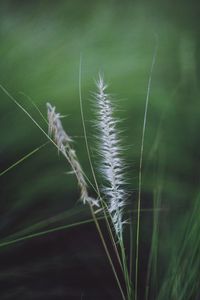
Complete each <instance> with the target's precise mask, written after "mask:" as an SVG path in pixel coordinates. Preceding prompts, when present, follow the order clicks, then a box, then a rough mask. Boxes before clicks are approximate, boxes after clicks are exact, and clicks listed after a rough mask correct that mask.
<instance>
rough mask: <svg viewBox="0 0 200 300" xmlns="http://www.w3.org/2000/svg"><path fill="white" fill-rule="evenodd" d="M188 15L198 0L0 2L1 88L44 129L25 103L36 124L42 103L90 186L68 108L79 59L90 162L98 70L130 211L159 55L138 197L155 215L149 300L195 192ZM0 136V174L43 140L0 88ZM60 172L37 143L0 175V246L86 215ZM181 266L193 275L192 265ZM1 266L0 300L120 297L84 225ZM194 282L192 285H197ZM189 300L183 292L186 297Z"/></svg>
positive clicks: (74, 104)
mask: <svg viewBox="0 0 200 300" xmlns="http://www.w3.org/2000/svg"><path fill="white" fill-rule="evenodd" d="M198 11H199V4H198V1H190V2H188V1H180V0H176V1H161V0H160V1H159V0H157V1H156V0H155V1H128V0H126V1H114V0H113V1H89V0H86V1H80V0H79V1H76V0H75V1H1V2H0V41H1V43H0V54H1V61H0V70H1V72H0V83H1V84H2V85H3V87H4V88H6V89H7V90H8V91H9V93H10V94H12V95H13V96H14V97H15V98H16V99H17V100H18V101H19V102H20V103H21V104H22V105H23V106H24V107H25V108H26V109H27V110H28V111H29V112H30V114H31V115H32V116H33V117H34V118H35V120H36V121H37V122H38V123H39V124H40V125H41V126H42V127H43V128H44V129H45V130H46V131H47V125H46V124H45V122H44V120H43V119H42V118H41V116H40V115H39V113H38V111H37V110H36V109H35V107H34V106H33V105H32V104H31V102H30V99H31V100H32V101H33V102H34V103H35V104H36V105H37V106H38V108H39V109H40V110H41V112H42V113H43V114H44V115H45V116H46V102H47V101H49V102H51V103H52V105H55V106H56V108H57V110H58V111H59V112H60V113H61V114H62V115H65V116H66V118H64V119H63V124H64V127H65V129H66V131H67V132H68V134H69V135H70V136H72V137H73V139H74V141H75V147H76V149H77V154H78V157H79V159H80V161H81V164H82V166H83V168H84V170H85V172H86V173H87V175H88V176H89V178H92V177H91V172H90V168H89V162H88V158H87V153H86V150H85V144H84V138H83V128H82V122H81V115H80V104H79V89H78V83H79V65H80V55H81V57H82V97H83V109H84V116H85V121H86V127H87V133H88V140H89V144H90V146H91V149H92V152H94V155H93V157H92V158H93V159H94V160H96V159H95V148H96V143H95V140H94V129H93V123H92V121H94V113H93V103H94V97H93V92H95V89H96V87H95V80H96V79H97V77H98V73H99V71H101V72H103V74H104V76H105V80H106V81H107V82H108V84H109V87H108V90H109V92H110V93H111V94H112V96H113V98H115V99H116V102H117V107H118V111H117V113H116V115H117V116H118V117H119V118H121V119H123V122H122V124H120V125H121V127H122V129H123V133H122V140H123V143H124V145H127V147H125V148H126V150H125V152H124V155H125V159H126V161H127V165H128V177H129V186H128V189H129V191H130V199H129V204H130V205H129V206H130V208H132V209H133V208H135V207H136V199H137V189H138V183H137V182H138V169H139V153H140V144H141V135H142V123H143V117H144V106H145V98H146V93H147V83H148V79H149V74H150V67H151V62H152V57H153V53H154V50H155V47H156V45H157V46H158V52H157V57H156V64H155V68H154V70H153V77H152V85H151V94H150V105H149V112H148V119H147V130H146V136H145V152H144V168H143V193H142V207H143V208H144V209H147V208H152V207H153V202H155V199H157V200H156V201H157V202H156V205H157V206H158V207H159V208H161V212H160V217H159V231H160V232H161V234H160V236H159V246H158V252H159V259H160V261H159V266H160V269H159V270H158V273H159V280H158V283H157V285H158V288H155V291H154V290H153V292H152V298H151V299H156V298H155V294H154V293H157V290H156V289H158V290H159V289H161V288H160V287H162V280H163V282H164V278H165V275H166V274H168V273H167V272H168V267H169V265H170V264H169V262H171V261H172V257H173V258H174V259H175V256H174V255H175V254H174V253H176V254H177V251H178V250H177V249H179V248H178V247H179V240H180V241H181V239H182V238H183V236H184V234H185V231H184V230H185V227H186V225H187V224H188V223H187V222H188V219H189V218H190V217H191V215H192V211H193V209H194V205H195V199H196V195H197V194H198V192H199V178H200V160H199V145H200V140H199V125H200V120H199V113H200V105H199V86H198V85H199V59H200V55H199V50H200V39H199V25H200V24H199V19H198ZM155 36H156V38H155ZM0 128H1V143H0V172H3V171H4V170H5V169H7V168H8V167H9V166H10V165H12V164H13V163H15V162H16V161H18V160H19V159H20V158H22V157H23V156H24V155H26V154H27V153H30V152H31V151H32V150H34V149H35V148H37V147H38V146H40V145H42V144H43V143H45V142H46V141H47V138H46V137H45V136H44V135H43V134H42V133H41V132H40V130H39V129H38V128H37V127H36V126H35V124H33V122H32V121H31V120H30V119H29V118H28V117H27V116H26V115H25V114H24V112H23V111H21V110H20V109H19V108H18V107H17V106H16V105H15V104H14V103H13V102H12V101H11V99H10V98H9V97H8V96H7V95H6V94H5V93H4V92H3V91H2V90H1V91H0ZM68 171H70V168H69V166H68V165H67V163H66V162H65V160H64V159H63V158H62V157H61V156H58V155H57V150H56V149H55V148H54V147H53V145H50V144H47V145H46V146H45V147H43V148H42V149H41V150H39V151H38V152H36V153H35V154H34V155H32V156H31V157H29V158H28V159H27V160H25V161H23V162H22V163H20V164H19V165H17V166H16V167H15V168H13V169H12V170H10V171H9V172H7V173H5V174H4V175H2V176H1V177H0V195H1V205H0V211H1V218H0V246H1V245H3V244H2V243H3V242H5V241H11V240H13V239H16V238H19V237H22V236H24V235H26V234H30V233H35V232H39V231H43V230H46V229H50V228H54V227H56V226H61V225H64V224H72V223H74V222H79V221H81V220H86V219H88V218H90V215H89V212H88V210H87V208H86V207H83V206H82V205H81V204H80V203H79V202H77V200H78V197H79V193H78V190H77V186H76V181H75V179H74V178H73V176H72V175H66V172H68ZM158 191H159V196H158V197H157V196H155V195H157V194H158ZM91 193H93V191H92V190H91ZM154 204H155V203H154ZM152 219H153V218H152V213H151V212H148V213H147V212H146V213H144V214H142V230H141V249H140V251H141V259H140V260H141V261H140V270H139V271H140V273H139V274H140V277H139V279H140V281H139V282H140V283H139V284H140V291H139V295H140V299H144V298H143V297H144V295H143V290H144V286H145V278H146V273H147V265H148V255H149V251H150V244H151V234H152ZM198 219H199V218H198V215H197V217H196V218H195V220H196V222H198ZM197 226H199V223H197ZM197 226H196V227H195V228H197ZM198 228H199V227H198ZM195 232H196V231H195ZM126 233H127V247H128V244H129V238H128V232H126ZM196 237H197V236H195V237H194V242H195V241H197V239H196ZM193 246H194V245H191V247H193ZM197 247H199V244H198V245H197ZM195 249H196V248H195ZM197 249H199V248H197ZM188 253H190V252H188ZM195 253H196V252H195ZM191 256H192V255H191ZM192 257H193V258H194V259H195V260H196V261H197V266H198V264H199V256H197V255H196V254H195V255H193V256H192ZM0 261H1V271H0V283H1V286H2V287H3V288H2V289H1V292H0V294H1V299H120V294H119V292H118V290H117V287H116V284H115V281H114V278H113V275H112V273H111V271H110V268H109V265H108V263H107V260H106V257H105V255H104V252H103V250H102V247H101V244H100V242H99V239H98V236H97V234H96V230H95V228H94V226H93V224H88V225H81V226H77V227H74V228H72V229H68V230H61V231H56V232H54V233H51V234H48V235H44V236H41V237H38V238H35V239H30V240H26V241H23V242H22V241H21V242H19V243H14V244H10V245H7V246H4V247H3V246H1V247H0ZM105 274H106V275H105ZM195 274H196V273H195ZM166 276H167V275H166ZM195 278H198V276H197V274H196V277H195ZM193 283H194V285H195V286H198V282H197V279H193ZM190 290H191V289H190ZM192 290H193V289H192ZM158 294H159V293H158ZM156 295H157V294H156ZM194 295H195V296H194ZM160 297H162V298H159V299H182V298H176V297H175V296H173V297H174V298H173V297H172V295H170V296H169V295H166V296H165V295H164V296H162V294H161V296H160ZM189 297H193V298H189ZM195 297H196V290H195V288H194V294H193V295H192V296H191V295H190V296H188V299H197V298H195ZM185 299H186V298H185Z"/></svg>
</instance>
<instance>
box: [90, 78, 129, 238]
mask: <svg viewBox="0 0 200 300" xmlns="http://www.w3.org/2000/svg"><path fill="white" fill-rule="evenodd" d="M106 88H107V85H106V84H105V83H104V80H103V77H102V76H101V75H99V79H98V81H97V89H98V92H97V93H96V94H95V98H96V103H97V104H96V105H97V110H96V111H97V125H98V131H99V135H98V137H97V138H98V140H99V151H100V155H101V158H102V160H101V173H102V175H103V176H104V178H105V180H106V184H105V186H104V188H103V192H104V194H105V196H106V197H107V198H108V210H109V213H110V215H111V217H112V221H113V225H114V228H115V231H116V233H117V234H118V235H120V234H121V233H122V229H123V228H122V227H123V223H124V222H123V220H122V216H123V209H124V206H125V204H126V203H125V202H126V201H125V198H126V193H125V191H124V188H123V186H124V184H125V180H124V162H123V160H122V158H121V152H122V148H121V146H120V139H119V137H118V132H117V128H116V125H117V123H118V121H117V120H115V119H114V118H113V112H114V109H113V106H112V104H111V101H110V97H109V95H108V94H107V93H106Z"/></svg>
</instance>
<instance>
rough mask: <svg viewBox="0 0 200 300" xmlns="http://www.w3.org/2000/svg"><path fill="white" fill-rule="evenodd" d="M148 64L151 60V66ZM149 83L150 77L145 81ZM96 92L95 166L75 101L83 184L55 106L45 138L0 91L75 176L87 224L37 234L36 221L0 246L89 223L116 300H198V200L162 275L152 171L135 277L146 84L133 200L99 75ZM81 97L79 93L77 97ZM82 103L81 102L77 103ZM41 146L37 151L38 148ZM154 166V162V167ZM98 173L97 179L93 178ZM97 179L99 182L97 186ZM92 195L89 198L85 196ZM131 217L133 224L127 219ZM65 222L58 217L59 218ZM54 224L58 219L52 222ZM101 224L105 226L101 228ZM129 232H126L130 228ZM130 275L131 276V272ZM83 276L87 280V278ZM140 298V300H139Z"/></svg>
mask: <svg viewBox="0 0 200 300" xmlns="http://www.w3.org/2000/svg"><path fill="white" fill-rule="evenodd" d="M153 64H154V61H153ZM150 79H151V76H150ZM96 85H97V91H96V92H95V93H94V101H95V114H96V120H95V127H96V135H97V141H98V142H97V145H98V146H96V148H97V150H96V152H97V156H99V161H100V166H98V167H97V169H96V168H95V167H94V162H93V157H92V156H91V154H90V153H91V151H90V145H89V143H88V137H87V132H86V127H85V123H84V115H83V110H82V102H81V113H82V120H83V128H84V137H85V144H86V148H87V153H88V159H89V161H90V165H91V172H92V174H93V180H91V179H89V178H88V177H87V175H86V174H85V172H84V171H83V168H82V166H81V163H80V162H79V159H78V156H77V154H76V150H75V146H74V142H73V139H72V138H71V136H70V133H69V132H68V131H67V132H66V130H65V129H64V127H63V125H62V115H61V114H60V113H59V112H57V111H56V107H55V106H53V105H52V104H50V103H47V124H48V133H47V132H46V131H45V130H44V129H43V128H42V127H41V126H40V125H39V124H38V122H36V120H35V119H34V118H33V117H32V116H31V115H30V114H29V113H28V111H27V110H26V109H25V108H24V107H23V106H21V105H20V104H19V102H18V101H17V100H16V99H15V98H13V97H12V96H11V95H10V94H9V92H8V91H7V90H6V89H5V88H4V87H2V86H1V88H2V90H3V91H4V92H5V93H6V94H7V95H8V96H9V97H10V98H11V99H12V100H13V101H14V102H15V104H17V105H18V106H19V107H20V109H22V110H23V111H24V112H25V113H26V114H27V115H28V117H29V118H31V120H32V121H33V122H34V123H35V125H36V126H37V127H38V128H39V129H40V130H41V131H42V132H43V134H44V135H45V137H46V138H47V139H48V141H49V142H51V143H52V144H53V145H54V146H55V147H56V148H57V152H58V154H61V155H63V156H64V158H65V159H66V160H67V162H68V164H69V165H70V168H71V171H70V172H69V173H72V174H74V175H75V177H76V180H77V183H78V187H79V189H80V201H81V203H82V205H83V206H88V207H89V209H90V212H91V219H85V220H79V221H77V222H76V223H74V224H67V225H64V226H59V227H57V228H56V227H55V228H54V227H52V228H50V229H46V230H41V229H42V228H44V226H43V225H44V224H43V223H42V222H40V223H38V224H35V226H32V227H30V228H27V229H26V230H22V231H21V232H18V233H17V235H11V236H10V238H9V239H5V240H1V243H0V247H1V248H3V247H6V246H7V247H8V246H9V245H11V244H15V243H18V242H20V241H21V242H22V241H26V240H29V239H33V238H36V237H39V236H45V235H46V234H49V233H52V232H54V231H59V230H62V229H66V228H70V227H73V226H79V225H82V224H86V223H88V222H94V223H95V226H96V229H97V232H98V234H99V237H100V240H101V242H102V245H103V248H104V250H105V254H106V256H107V259H108V263H109V266H110V267H111V269H112V272H113V276H114V278H115V280H116V289H119V291H120V295H121V296H120V297H119V299H120V298H121V299H123V300H139V299H143V297H144V299H145V300H150V299H152V300H153V299H157V300H165V299H174V300H176V299H177V300H179V299H180V300H189V299H195V300H198V297H199V283H200V281H199V270H200V260H199V250H200V240H199V239H197V237H198V234H199V230H200V227H199V226H200V222H199V216H200V206H199V203H200V202H199V196H198V197H197V199H196V200H195V206H194V208H193V212H192V214H189V215H188V217H187V222H186V224H187V226H186V227H185V228H184V230H183V231H182V234H181V235H180V238H179V240H178V241H176V243H175V244H174V246H173V247H172V248H171V249H170V253H168V259H169V260H168V262H167V263H166V265H165V268H166V269H165V271H164V275H163V274H162V269H160V268H159V267H160V266H159V263H160V256H159V255H160V249H159V248H160V247H159V239H160V234H161V232H160V231H161V229H162V228H160V217H161V216H160V209H161V207H162V188H163V186H162V185H163V178H162V177H163V170H162V168H161V169H159V168H158V174H157V177H158V180H157V183H156V185H155V187H154V193H153V199H154V201H153V207H152V222H153V224H152V236H151V238H150V241H151V245H150V250H149V253H148V266H147V271H146V277H142V276H141V274H140V265H141V264H142V262H141V259H140V251H141V246H140V245H139V242H140V239H141V232H140V221H141V219H140V218H141V212H142V210H141V201H142V198H141V191H142V158H143V149H144V138H145V128H146V120H147V109H148V99H149V90H150V81H149V85H148V91H147V101H146V107H145V115H144V124H143V133H142V145H141V153H140V169H139V188H138V191H139V196H138V197H137V198H136V199H132V198H130V197H128V190H129V189H128V188H127V179H126V163H125V160H124V159H123V149H124V148H123V145H122V141H121V138H120V129H119V127H120V123H121V122H120V121H119V120H118V119H116V118H115V117H114V111H115V109H114V103H113V101H112V98H111V96H110V95H109V94H108V93H107V85H106V84H105V82H104V79H103V77H102V76H101V75H100V76H99V79H98V80H97V84H96ZM80 98H81V93H80ZM81 101H82V99H81ZM45 145H46V143H45V144H44V145H42V146H41V147H44V146H45ZM41 147H38V148H36V149H35V150H34V151H33V152H31V153H29V154H28V155H26V156H25V157H23V158H22V159H21V160H20V161H18V163H21V162H22V161H23V160H25V159H26V158H28V157H30V156H31V155H32V154H34V153H35V152H37V151H39V150H40V149H41ZM159 163H160V161H159V162H158V164H159ZM16 164H17V163H15V164H14V165H13V166H11V167H9V168H8V169H7V170H5V171H4V172H2V173H1V176H3V175H4V174H6V172H8V171H10V169H11V168H12V167H15V166H16ZM97 173H100V176H97ZM99 178H100V179H101V182H102V184H101V183H99V182H100V181H99ZM92 190H93V191H92ZM91 191H92V195H90V193H91ZM130 201H134V202H136V203H137V204H136V209H135V211H134V212H133V211H132V210H131V209H130V206H129V203H130ZM133 216H134V217H135V220H136V221H135V220H133V219H131V218H133ZM65 217H66V218H67V212H66V215H62V218H63V219H65ZM58 219H59V218H58ZM102 221H103V224H104V225H105V226H102ZM54 222H55V219H53V220H49V223H48V224H54ZM131 226H135V230H130V233H131V234H133V233H134V236H131V237H129V239H130V241H131V242H130V249H131V251H132V252H131V253H129V248H128V247H127V244H128V243H127V234H126V233H127V232H128V231H129V230H128V228H129V227H131ZM130 229H131V228H130ZM134 271H135V272H134ZM88 276H89V275H88ZM141 281H143V282H144V283H143V286H144V288H145V292H144V293H141V291H140V290H139V286H141ZM141 295H144V296H141Z"/></svg>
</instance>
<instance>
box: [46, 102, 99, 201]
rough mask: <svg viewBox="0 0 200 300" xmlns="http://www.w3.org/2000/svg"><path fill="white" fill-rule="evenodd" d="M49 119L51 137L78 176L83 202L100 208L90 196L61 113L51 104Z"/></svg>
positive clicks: (49, 105) (48, 108)
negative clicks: (63, 124)
mask: <svg viewBox="0 0 200 300" xmlns="http://www.w3.org/2000/svg"><path fill="white" fill-rule="evenodd" d="M47 117H48V124H49V129H48V132H49V135H50V136H52V137H53V139H54V141H55V143H56V145H57V147H58V151H60V152H61V153H62V154H63V155H64V157H65V158H66V159H67V160H68V162H69V164H70V165H71V167H72V170H73V173H75V175H76V178H77V181H78V186H79V188H80V194H81V197H80V198H81V200H82V201H83V203H84V204H85V203H86V202H87V203H89V204H91V205H92V206H99V204H98V200H96V199H93V198H91V197H89V195H88V190H87V183H86V181H85V178H84V172H83V170H82V167H81V165H80V163H79V161H78V158H77V155H76V152H75V150H74V149H73V148H72V147H71V143H72V142H73V140H72V139H71V138H70V137H69V135H68V134H67V133H66V132H65V130H64V129H63V126H62V122H61V120H60V119H61V118H62V116H61V115H60V114H59V113H56V107H55V106H54V107H53V106H51V104H50V103H47Z"/></svg>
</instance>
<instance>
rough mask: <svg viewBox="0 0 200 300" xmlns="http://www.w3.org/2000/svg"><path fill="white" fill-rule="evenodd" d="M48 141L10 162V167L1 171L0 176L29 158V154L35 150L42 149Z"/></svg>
mask: <svg viewBox="0 0 200 300" xmlns="http://www.w3.org/2000/svg"><path fill="white" fill-rule="evenodd" d="M48 143H49V142H46V143H44V144H42V145H41V146H39V147H37V148H35V149H34V150H33V151H31V152H29V153H28V154H26V155H24V156H23V157H22V158H20V159H19V160H18V161H16V162H15V163H14V164H12V165H11V166H10V167H8V168H7V169H6V170H4V171H2V172H1V173H0V176H2V175H4V174H6V173H7V172H8V171H10V170H12V169H13V168H14V167H16V166H17V165H18V164H20V163H21V162H23V161H24V160H26V159H27V158H29V157H30V156H31V155H33V154H35V153H36V152H37V151H39V150H40V149H42V148H43V147H44V146H46V145H47V144H48Z"/></svg>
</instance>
